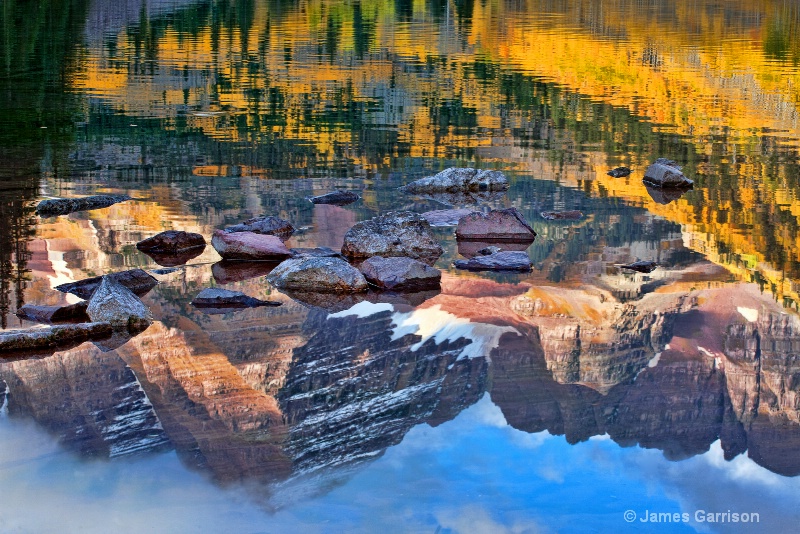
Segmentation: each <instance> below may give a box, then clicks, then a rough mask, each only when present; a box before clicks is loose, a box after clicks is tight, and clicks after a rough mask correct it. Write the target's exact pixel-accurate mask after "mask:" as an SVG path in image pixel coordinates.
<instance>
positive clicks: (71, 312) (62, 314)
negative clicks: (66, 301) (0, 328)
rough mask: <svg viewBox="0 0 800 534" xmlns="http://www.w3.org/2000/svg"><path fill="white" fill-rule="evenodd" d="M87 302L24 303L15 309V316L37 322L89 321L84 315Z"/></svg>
mask: <svg viewBox="0 0 800 534" xmlns="http://www.w3.org/2000/svg"><path fill="white" fill-rule="evenodd" d="M88 305H89V303H88V302H86V301H84V302H78V303H77V304H70V305H68V306H36V305H33V304H26V305H24V306H22V307H21V308H20V309H18V310H17V317H19V318H20V319H26V320H28V321H35V322H37V323H58V322H78V323H85V322H88V321H89V316H88V315H86V306H88Z"/></svg>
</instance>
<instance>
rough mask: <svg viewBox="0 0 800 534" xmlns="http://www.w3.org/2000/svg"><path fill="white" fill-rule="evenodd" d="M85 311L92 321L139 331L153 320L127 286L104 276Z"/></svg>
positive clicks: (148, 311) (147, 310)
mask: <svg viewBox="0 0 800 534" xmlns="http://www.w3.org/2000/svg"><path fill="white" fill-rule="evenodd" d="M86 313H87V314H88V315H89V317H90V318H91V319H92V321H94V322H106V323H110V324H111V326H113V327H114V328H128V329H130V330H134V331H139V330H142V329H144V328H147V327H148V326H149V325H150V323H152V322H153V316H152V315H151V313H150V310H149V309H148V308H147V306H145V305H144V303H143V302H142V301H141V300H139V297H137V296H136V295H134V294H133V292H131V291H130V290H129V289H128V288H126V287H125V286H123V285H122V284H119V283H117V282H115V281H114V279H112V278H110V277H108V276H104V277H103V281H102V282H100V287H98V288H97V290H96V291H95V292H94V294H93V295H92V299H91V300H90V301H89V306H88V307H87V308H86Z"/></svg>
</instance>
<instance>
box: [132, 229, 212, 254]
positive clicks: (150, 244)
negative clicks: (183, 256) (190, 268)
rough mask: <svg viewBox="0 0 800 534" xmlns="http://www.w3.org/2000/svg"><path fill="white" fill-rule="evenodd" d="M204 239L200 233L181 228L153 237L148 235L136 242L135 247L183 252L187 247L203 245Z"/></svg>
mask: <svg viewBox="0 0 800 534" xmlns="http://www.w3.org/2000/svg"><path fill="white" fill-rule="evenodd" d="M205 246H206V240H205V239H204V238H203V236H201V235H200V234H195V233H193V232H183V231H181V230H167V231H166V232H161V233H160V234H156V235H154V236H153V237H148V238H147V239H144V240H142V241H139V242H138V243H136V248H138V249H139V250H141V251H142V252H153V253H156V254H170V253H176V252H184V251H186V250H189V249H193V248H199V247H205Z"/></svg>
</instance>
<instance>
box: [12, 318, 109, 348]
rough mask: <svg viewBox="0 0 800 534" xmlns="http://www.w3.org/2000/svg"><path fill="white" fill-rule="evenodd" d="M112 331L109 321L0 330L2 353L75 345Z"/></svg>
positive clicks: (107, 334) (106, 334)
mask: <svg viewBox="0 0 800 534" xmlns="http://www.w3.org/2000/svg"><path fill="white" fill-rule="evenodd" d="M111 333H112V328H111V325H110V324H108V323H81V324H69V325H59V326H51V327H49V328H32V329H30V330H10V331H5V332H0V355H2V356H7V355H11V354H13V353H14V352H31V351H40V350H44V349H55V348H66V347H74V346H77V345H79V344H81V343H83V342H84V341H88V340H91V339H99V338H104V337H108V336H110V335H111Z"/></svg>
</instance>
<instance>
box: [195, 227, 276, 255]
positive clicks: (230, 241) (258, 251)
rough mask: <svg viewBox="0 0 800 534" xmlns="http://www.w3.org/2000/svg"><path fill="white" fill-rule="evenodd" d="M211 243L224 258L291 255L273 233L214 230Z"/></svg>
mask: <svg viewBox="0 0 800 534" xmlns="http://www.w3.org/2000/svg"><path fill="white" fill-rule="evenodd" d="M211 245H212V246H213V247H214V249H215V250H216V251H217V252H218V253H219V255H220V256H222V258H223V259H226V260H249V261H280V260H283V259H286V258H288V257H289V256H291V255H292V253H291V251H290V250H289V249H288V248H286V245H284V244H283V241H281V240H280V238H278V237H276V236H274V235H265V234H256V233H253V232H234V233H228V232H224V231H222V230H216V231H215V232H214V235H213V236H212V237H211Z"/></svg>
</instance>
